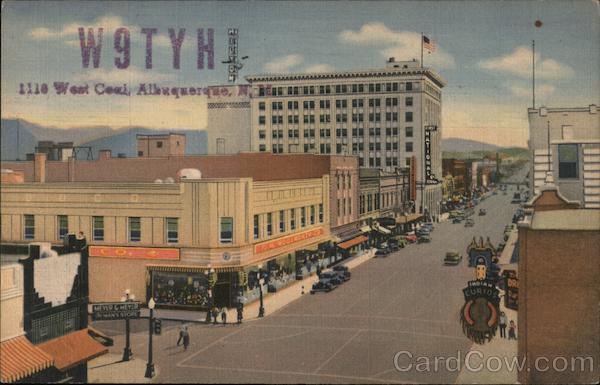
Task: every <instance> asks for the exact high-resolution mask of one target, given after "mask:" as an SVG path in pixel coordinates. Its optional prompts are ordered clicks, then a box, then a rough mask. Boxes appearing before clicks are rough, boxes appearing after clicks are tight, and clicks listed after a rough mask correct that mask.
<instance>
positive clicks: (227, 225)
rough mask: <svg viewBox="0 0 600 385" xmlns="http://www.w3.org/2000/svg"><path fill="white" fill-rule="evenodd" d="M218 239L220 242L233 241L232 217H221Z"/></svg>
mask: <svg viewBox="0 0 600 385" xmlns="http://www.w3.org/2000/svg"><path fill="white" fill-rule="evenodd" d="M220 229H221V230H220V237H219V241H220V242H221V243H233V218H231V217H222V218H221V227H220Z"/></svg>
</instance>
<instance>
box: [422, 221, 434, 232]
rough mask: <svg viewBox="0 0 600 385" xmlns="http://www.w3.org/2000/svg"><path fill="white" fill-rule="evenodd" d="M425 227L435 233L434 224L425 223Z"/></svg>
mask: <svg viewBox="0 0 600 385" xmlns="http://www.w3.org/2000/svg"><path fill="white" fill-rule="evenodd" d="M423 227H427V228H429V230H431V231H433V230H434V229H435V226H434V225H433V222H425V223H423Z"/></svg>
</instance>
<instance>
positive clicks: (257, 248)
mask: <svg viewBox="0 0 600 385" xmlns="http://www.w3.org/2000/svg"><path fill="white" fill-rule="evenodd" d="M323 232H324V231H323V228H322V227H320V228H318V229H314V230H309V231H305V232H303V233H299V234H294V235H290V236H287V237H282V238H279V239H275V240H273V241H267V242H263V243H259V244H257V245H254V253H256V254H258V253H264V252H267V251H271V250H275V249H278V248H280V247H284V246H288V245H291V244H294V243H296V242H301V241H304V240H307V239H310V238H315V237H318V236H319V235H323Z"/></svg>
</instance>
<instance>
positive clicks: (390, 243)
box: [388, 238, 400, 251]
mask: <svg viewBox="0 0 600 385" xmlns="http://www.w3.org/2000/svg"><path fill="white" fill-rule="evenodd" d="M388 246H389V248H390V251H398V250H400V245H399V243H398V240H397V239H394V238H392V239H390V240H389V241H388Z"/></svg>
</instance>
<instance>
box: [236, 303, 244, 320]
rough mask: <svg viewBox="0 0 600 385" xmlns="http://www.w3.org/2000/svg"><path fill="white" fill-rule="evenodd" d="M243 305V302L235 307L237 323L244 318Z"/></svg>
mask: <svg viewBox="0 0 600 385" xmlns="http://www.w3.org/2000/svg"><path fill="white" fill-rule="evenodd" d="M243 313H244V305H243V304H241V303H240V304H238V307H237V323H238V325H239V324H241V323H242V319H243V318H244V314H243Z"/></svg>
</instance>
